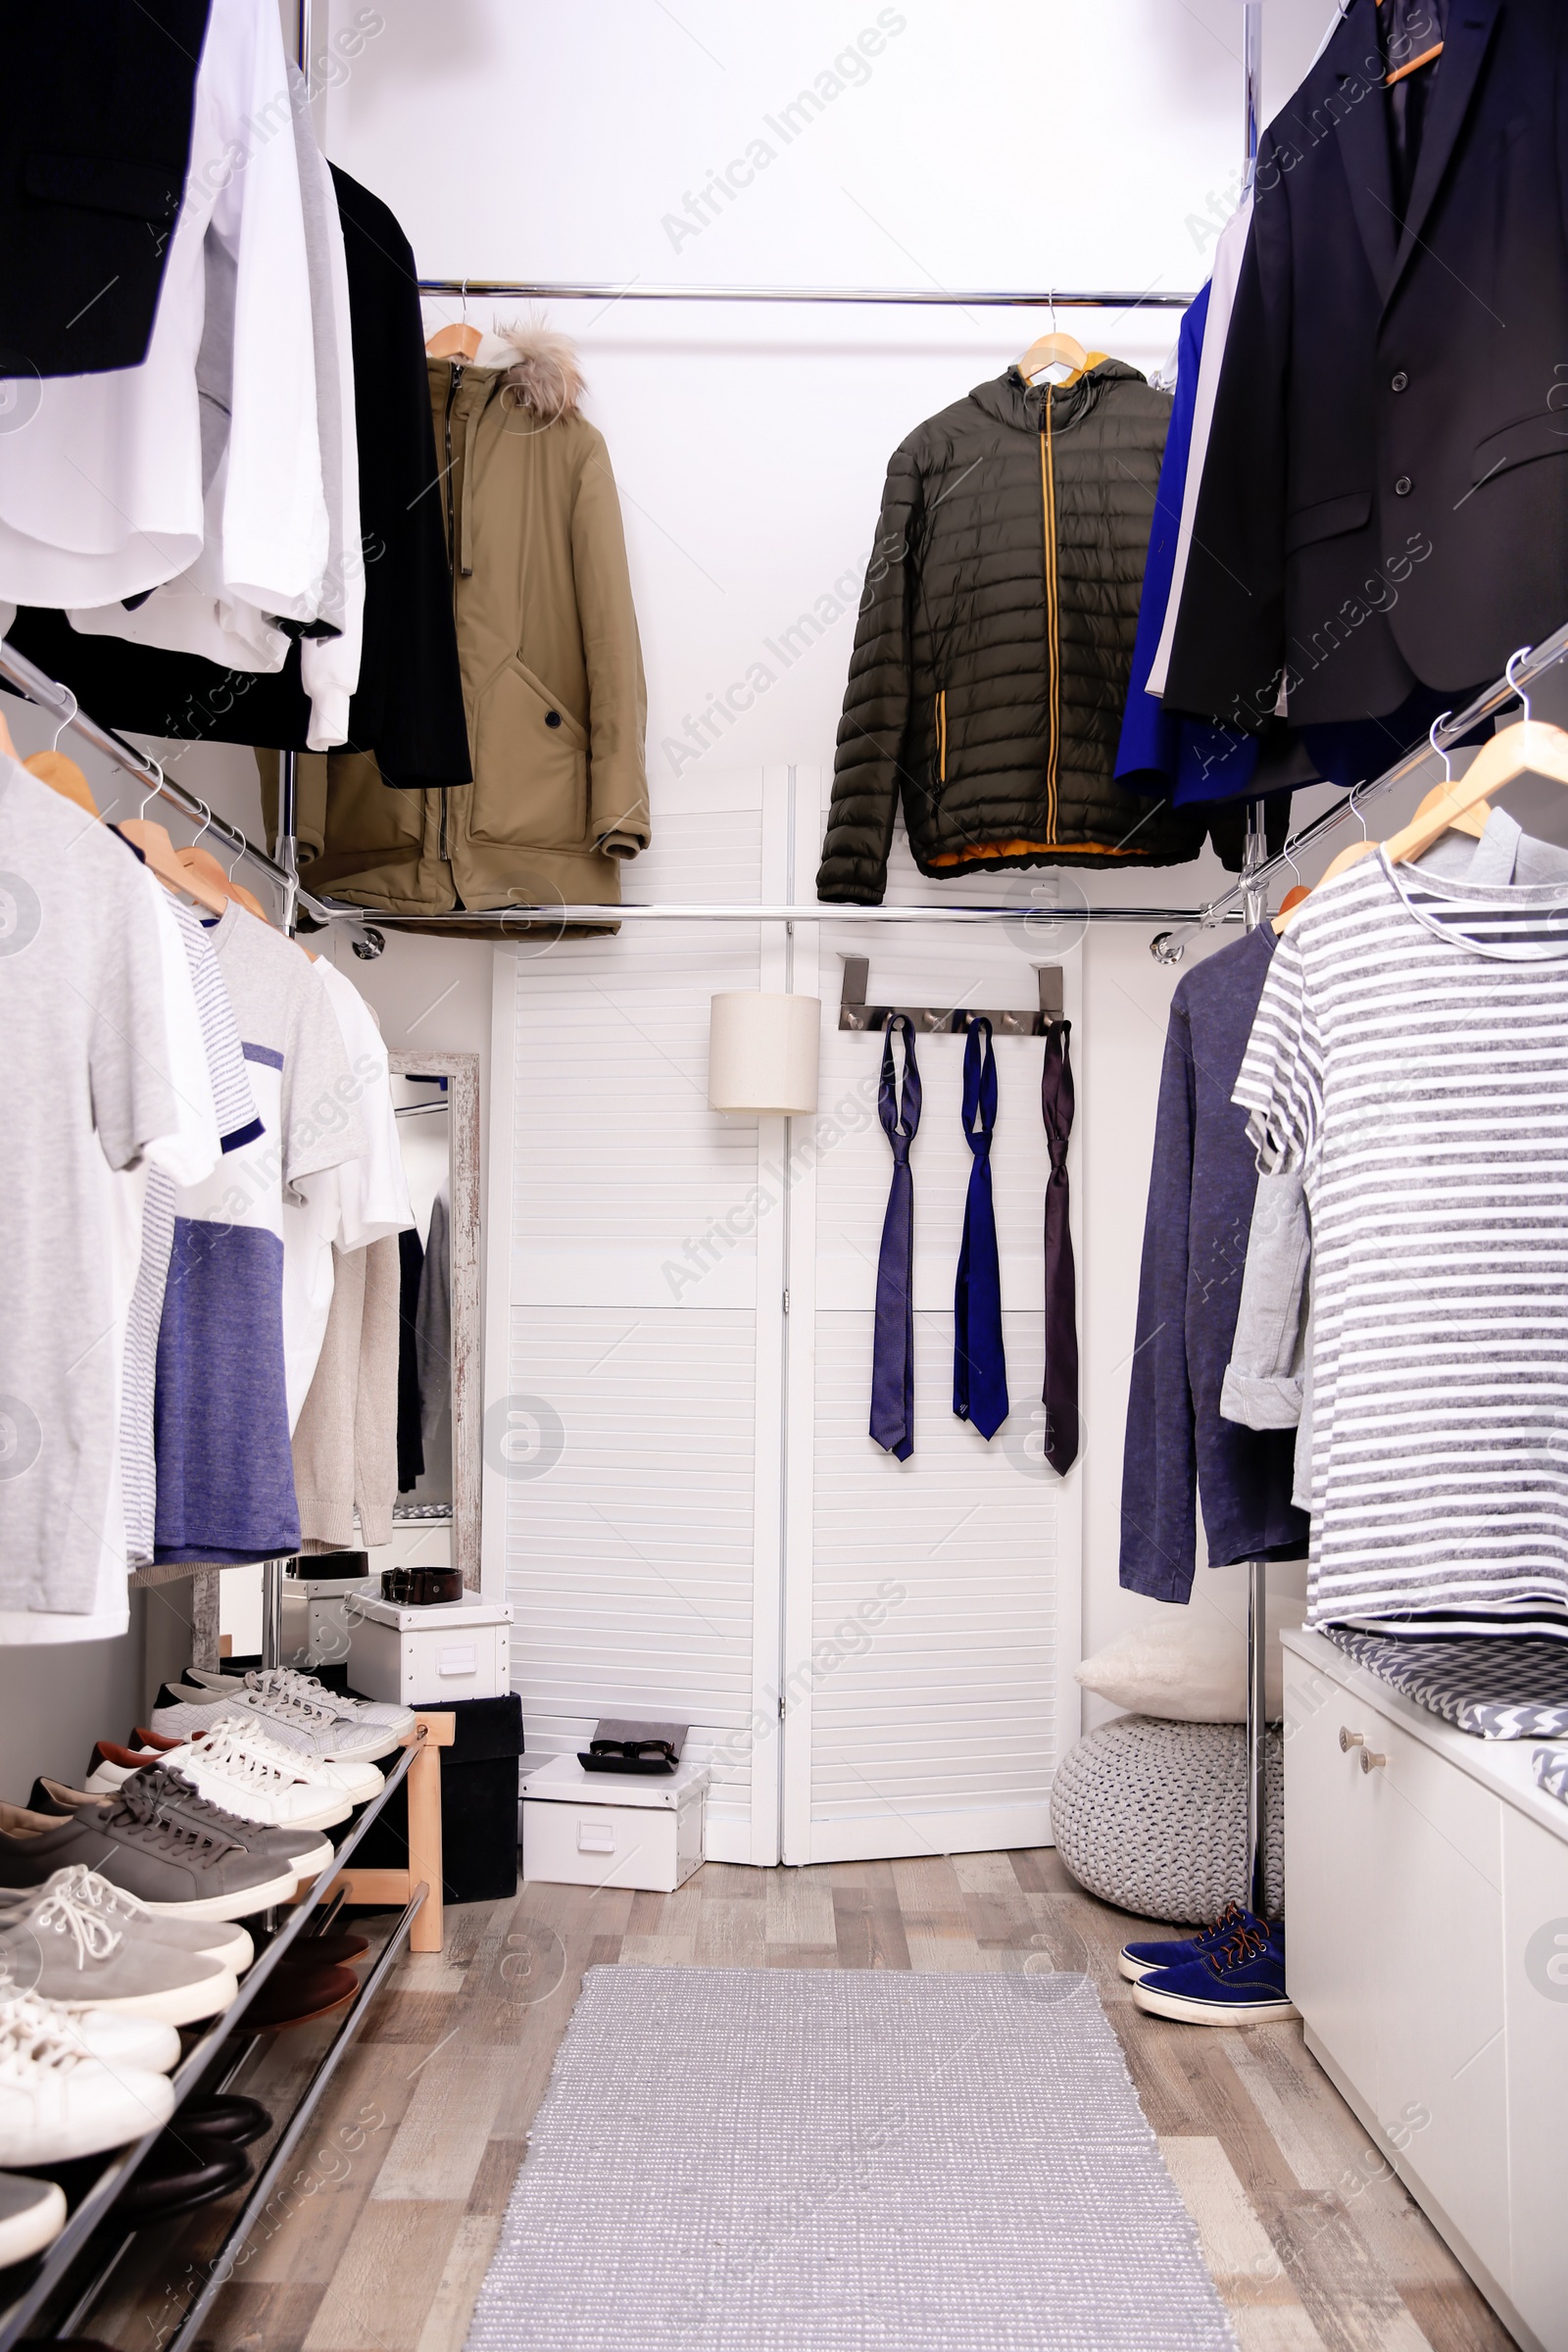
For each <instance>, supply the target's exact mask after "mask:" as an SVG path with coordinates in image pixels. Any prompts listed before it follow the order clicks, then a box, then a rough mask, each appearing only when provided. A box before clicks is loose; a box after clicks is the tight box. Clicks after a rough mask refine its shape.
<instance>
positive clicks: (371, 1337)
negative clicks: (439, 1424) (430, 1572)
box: [294, 1233, 413, 1552]
mask: <svg viewBox="0 0 1568 2352" xmlns="http://www.w3.org/2000/svg"><path fill="white" fill-rule="evenodd" d="M404 1238H405V1236H404V1235H403V1234H402V1233H399V1234H396V1235H389V1236H388V1237H387V1238H386V1239H385V1240H384V1241H379V1242H371V1243H369V1244H368V1246H367V1247H366V1248H364V1249H359V1250H338V1251H336V1252H335V1257H336V1271H335V1279H334V1282H333V1285H332V1305H331V1310H330V1313H329V1315H328V1317H327V1325H326V1334H325V1338H324V1340H323V1342H322V1346H321V1352H320V1356H319V1360H318V1363H317V1367H316V1376H315V1378H314V1379H313V1380H312V1382H311V1390H310V1395H309V1396H308V1397H306V1399H305V1407H304V1410H303V1411H302V1412H301V1414H300V1417H299V1421H298V1423H297V1424H296V1426H295V1430H294V1488H295V1493H296V1494H297V1495H298V1497H299V1506H300V1549H301V1550H302V1551H306V1552H320V1551H347V1550H349V1549H351V1548H353V1546H354V1544H355V1543H356V1527H355V1520H356V1515H357V1516H358V1521H359V1526H358V1536H357V1540H358V1542H359V1544H362V1545H367V1546H368V1545H372V1544H390V1543H391V1541H392V1510H393V1505H394V1504H395V1502H396V1500H397V1495H398V1483H399V1481H398V1435H399V1411H398V1407H399V1397H398V1372H399V1353H398V1307H399V1299H400V1293H401V1287H402V1273H401V1267H400V1263H399V1244H400V1243H401V1242H402V1240H403V1239H404ZM410 1484H411V1485H412V1484H413V1481H412V1480H411V1481H410Z"/></svg>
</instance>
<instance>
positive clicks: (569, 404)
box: [496, 325, 583, 424]
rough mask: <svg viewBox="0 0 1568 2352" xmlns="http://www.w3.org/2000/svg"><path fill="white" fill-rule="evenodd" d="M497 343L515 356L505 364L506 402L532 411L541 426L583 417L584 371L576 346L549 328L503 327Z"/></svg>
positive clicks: (503, 391)
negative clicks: (513, 402)
mask: <svg viewBox="0 0 1568 2352" xmlns="http://www.w3.org/2000/svg"><path fill="white" fill-rule="evenodd" d="M496 335H497V339H498V341H500V342H502V343H504V344H506V345H507V346H508V348H509V350H510V351H512V352H513V353H514V354H515V357H514V358H513V359H512V361H511V362H510V363H506V362H504V363H503V366H504V367H505V370H506V372H505V378H504V382H503V386H502V393H503V398H506V399H510V400H512V401H515V403H516V404H517V405H518V406H519V407H520V408H525V409H528V410H531V412H532V413H533V415H534V416H535V417H538V419H539V421H540V423H541V424H555V423H556V422H558V421H559V419H560V418H562V417H576V416H578V415H579V414H580V413H581V401H582V395H583V380H582V368H581V367H580V366H579V365H578V360H577V353H576V350H575V348H574V346H573V345H572V344H571V342H570V341H569V340H568V338H567V337H566V336H565V335H563V334H560V333H558V332H557V330H556V329H555V328H554V327H550V326H521V325H512V326H503V327H498V328H497V329H496Z"/></svg>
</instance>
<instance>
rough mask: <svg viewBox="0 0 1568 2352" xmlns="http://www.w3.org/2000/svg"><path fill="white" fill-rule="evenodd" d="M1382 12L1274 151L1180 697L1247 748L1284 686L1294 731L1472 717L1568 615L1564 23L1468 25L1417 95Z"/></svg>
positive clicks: (1234, 335) (1258, 212)
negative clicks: (1400, 159)
mask: <svg viewBox="0 0 1568 2352" xmlns="http://www.w3.org/2000/svg"><path fill="white" fill-rule="evenodd" d="M1382 16H1383V12H1380V10H1379V8H1378V7H1377V5H1376V0H1352V5H1350V6H1349V7H1348V8H1347V9H1346V11H1345V14H1344V17H1343V19H1342V21H1341V23H1340V25H1339V26H1338V27H1337V29H1336V31H1335V32H1334V34H1333V36H1332V38H1331V39H1330V41H1329V43H1328V45H1327V47H1326V48H1325V50H1324V51H1323V53H1322V55H1321V57H1320V58H1319V60H1318V61H1317V63H1316V64H1315V65H1314V66H1313V67H1312V69H1311V71H1310V72H1309V73H1308V74H1307V76H1306V78H1305V80H1304V81H1303V82H1302V84H1301V86H1300V88H1299V91H1298V92H1297V93H1296V96H1295V97H1294V99H1293V100H1292V101H1291V103H1290V104H1289V105H1288V106H1287V107H1285V108H1284V109H1283V110H1282V112H1281V113H1280V114H1279V115H1278V116H1277V117H1276V118H1275V120H1274V122H1273V123H1270V124H1269V126H1268V128H1267V129H1266V130H1265V131H1264V133H1263V136H1262V139H1261V141H1260V143H1259V149H1258V159H1257V172H1256V182H1255V190H1256V193H1255V202H1254V209H1253V213H1252V221H1251V229H1250V238H1249V243H1248V250H1247V256H1246V259H1245V261H1244V264H1243V269H1242V274H1241V279H1240V283H1239V285H1238V288H1237V296H1236V308H1235V312H1234V315H1233V317H1232V319H1231V326H1230V333H1229V336H1228V337H1227V340H1226V347H1225V358H1224V365H1223V368H1222V371H1221V378H1220V384H1219V390H1218V396H1217V399H1216V404H1215V411H1214V425H1213V433H1212V438H1211V443H1210V447H1211V449H1212V450H1213V452H1214V453H1216V462H1215V463H1213V464H1210V465H1205V466H1204V467H1203V473H1202V481H1201V490H1200V494H1199V499H1198V505H1197V515H1196V525H1195V529H1194V533H1193V543H1192V555H1191V560H1190V563H1189V566H1188V571H1187V576H1186V581H1185V585H1184V588H1183V592H1182V597H1181V604H1180V611H1179V613H1178V616H1177V621H1176V627H1175V632H1174V639H1173V644H1172V650H1171V659H1170V667H1169V672H1168V675H1167V678H1166V681H1165V696H1166V700H1167V701H1168V702H1169V703H1171V704H1172V705H1173V706H1174V707H1175V708H1177V709H1179V710H1182V711H1190V712H1193V713H1195V714H1197V715H1200V716H1203V717H1209V718H1217V719H1219V720H1222V721H1223V722H1225V723H1226V724H1229V725H1233V726H1238V727H1242V728H1245V729H1249V730H1252V731H1255V730H1256V729H1257V728H1258V727H1259V726H1260V725H1261V724H1262V723H1263V721H1264V720H1265V719H1266V718H1267V717H1268V716H1270V715H1271V714H1272V712H1273V711H1274V709H1275V705H1276V701H1277V697H1278V693H1279V688H1280V683H1281V680H1282V678H1283V680H1284V683H1285V687H1286V691H1287V696H1288V701H1289V707H1290V714H1291V718H1292V721H1293V723H1295V724H1297V725H1306V724H1316V723H1318V722H1326V721H1339V720H1343V719H1348V718H1352V717H1355V718H1360V717H1365V716H1366V715H1368V714H1370V715H1371V716H1372V717H1374V718H1377V717H1386V716H1387V715H1388V714H1389V713H1390V712H1392V711H1397V710H1398V709H1399V707H1400V706H1401V705H1403V704H1404V703H1406V701H1407V699H1408V698H1409V697H1410V696H1411V695H1412V694H1413V693H1414V692H1415V691H1416V690H1417V689H1418V688H1426V689H1429V690H1430V691H1432V692H1433V693H1435V694H1438V695H1440V696H1441V697H1442V698H1443V699H1444V702H1446V703H1447V704H1450V705H1451V706H1452V707H1454V708H1458V707H1460V703H1461V697H1462V693H1463V690H1464V689H1465V687H1466V686H1467V685H1469V684H1471V683H1472V682H1473V681H1475V680H1477V679H1480V678H1491V677H1495V676H1496V675H1497V674H1498V672H1500V670H1501V668H1502V665H1503V663H1504V662H1505V661H1506V659H1507V657H1508V655H1509V654H1510V653H1511V652H1512V651H1513V649H1514V648H1515V647H1516V646H1519V645H1530V644H1537V643H1539V642H1540V641H1541V640H1542V639H1543V638H1544V637H1545V636H1547V635H1548V634H1549V633H1550V632H1551V631H1552V630H1553V629H1554V628H1556V627H1557V626H1558V625H1559V623H1560V622H1561V620H1562V616H1563V615H1562V582H1563V580H1564V578H1565V577H1568V439H1565V437H1564V435H1563V432H1562V429H1561V428H1562V422H1563V419H1562V417H1561V416H1560V415H1559V414H1558V413H1557V411H1556V408H1555V407H1554V405H1553V404H1554V402H1555V399H1556V395H1555V393H1554V392H1553V389H1552V387H1553V386H1554V384H1559V383H1560V382H1561V380H1562V379H1561V378H1560V377H1559V376H1557V375H1556V374H1554V369H1555V368H1557V367H1558V366H1559V364H1560V363H1561V360H1562V355H1563V353H1564V351H1568V228H1565V202H1568V157H1565V155H1564V151H1563V148H1562V142H1561V139H1560V136H1559V110H1560V106H1561V86H1562V74H1563V15H1562V10H1561V8H1560V6H1559V5H1558V4H1557V0H1509V5H1508V6H1507V7H1506V8H1500V7H1498V6H1497V5H1496V4H1495V0H1479V4H1478V5H1477V6H1475V7H1472V8H1469V9H1466V10H1464V11H1462V12H1451V13H1450V15H1449V17H1448V21H1447V24H1446V34H1445V38H1444V45H1443V50H1442V57H1441V63H1440V64H1439V65H1438V67H1437V71H1436V78H1435V80H1430V81H1429V82H1428V83H1427V85H1425V95H1424V96H1423V97H1421V98H1419V99H1417V98H1414V97H1412V95H1411V93H1410V92H1409V90H1408V89H1406V94H1405V97H1404V98H1403V99H1402V100H1401V99H1400V97H1399V90H1400V88H1401V86H1404V85H1403V84H1401V83H1399V82H1393V83H1390V82H1389V81H1388V80H1387V78H1386V74H1385V73H1384V72H1380V68H1381V67H1382V65H1383V59H1382V56H1381V54H1380V40H1381V41H1382V42H1383V43H1384V45H1385V46H1386V47H1387V49H1388V54H1389V59H1390V63H1389V65H1388V67H1387V69H1386V72H1387V73H1393V72H1394V71H1396V67H1395V65H1394V63H1393V60H1394V56H1395V43H1396V41H1397V40H1398V39H1399V38H1400V37H1401V36H1400V35H1399V34H1398V33H1397V31H1396V32H1395V33H1394V34H1393V35H1391V34H1390V33H1389V32H1388V31H1387V30H1382V31H1380V25H1381V24H1382ZM1408 30H1409V27H1408V25H1407V26H1406V32H1408ZM1401 62H1402V63H1405V64H1408V63H1410V62H1411V61H1410V60H1408V59H1405V60H1403V61H1401ZM1433 71H1434V68H1433V65H1432V63H1429V64H1427V65H1426V66H1424V67H1423V68H1421V69H1420V72H1421V73H1423V74H1425V75H1427V76H1431V74H1432V73H1433ZM1408 78H1413V77H1407V79H1408ZM1412 106H1415V107H1417V108H1418V110H1419V116H1420V120H1419V125H1418V128H1419V151H1418V152H1416V151H1415V150H1414V149H1413V148H1412V146H1411V144H1410V141H1411V124H1412V122H1413V121H1414V120H1415V118H1414V117H1413V116H1412V114H1411V112H1410V111H1409V110H1410V109H1411V107H1412ZM1399 109H1403V110H1404V111H1403V123H1404V129H1403V131H1402V133H1401V131H1400V129H1399V122H1400V115H1399V112H1398V111H1397V110H1399ZM1319 124H1321V125H1325V126H1327V125H1330V124H1332V126H1333V127H1332V132H1329V131H1328V130H1327V129H1325V130H1323V131H1321V132H1319V131H1316V130H1311V129H1308V128H1306V127H1303V126H1308V125H1319ZM1401 136H1402V138H1403V140H1404V142H1405V145H1404V162H1405V169H1406V170H1407V171H1408V172H1409V195H1408V202H1407V204H1405V205H1403V206H1402V207H1401V201H1400V196H1399V189H1398V185H1397V175H1396V163H1397V154H1396V155H1395V156H1391V138H1392V139H1394V140H1395V142H1396V146H1397V142H1398V140H1399V139H1400V137H1401ZM1504 156H1505V157H1506V158H1507V165H1506V169H1504V168H1503V167H1502V166H1501V165H1500V164H1499V160H1498V159H1499V158H1500V157H1504ZM1401 209H1402V210H1403V214H1404V218H1403V222H1402V226H1401V223H1400V212H1401ZM1456 288H1465V289H1469V290H1470V295H1471V299H1467V300H1462V299H1458V298H1456V294H1455V289H1456ZM1522 386H1532V387H1534V386H1539V387H1540V389H1539V390H1538V391H1534V392H1532V393H1530V394H1522V393H1521V387H1522ZM1440 707H1442V706H1441V705H1440Z"/></svg>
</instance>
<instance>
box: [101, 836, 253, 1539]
mask: <svg viewBox="0 0 1568 2352" xmlns="http://www.w3.org/2000/svg"><path fill="white" fill-rule="evenodd" d="M145 879H146V881H147V884H148V887H149V888H150V890H151V891H152V892H153V893H154V894H155V896H156V898H157V900H158V901H159V903H160V904H161V907H162V908H163V909H164V912H163V913H162V915H161V918H160V919H161V921H164V922H172V924H173V925H174V926H175V928H176V930H177V933H178V938H179V944H180V947H181V949H182V951H183V954H184V956H185V964H186V970H187V972H188V974H189V979H190V986H191V991H192V995H193V998H194V1002H195V1007H196V1013H197V1018H198V1021H199V1023H200V1028H201V1041H202V1049H203V1052H204V1054H205V1056H206V1062H207V1072H208V1081H209V1085H210V1087H211V1090H212V1097H213V1105H214V1113H215V1117H216V1122H217V1131H218V1146H219V1153H220V1155H221V1154H222V1153H225V1152H238V1151H240V1150H241V1149H243V1147H244V1146H245V1145H246V1144H253V1143H256V1142H258V1141H259V1140H260V1139H261V1137H262V1135H263V1133H264V1132H265V1131H264V1129H263V1126H262V1122H261V1120H260V1118H259V1117H258V1116H257V1112H256V1098H255V1096H254V1095H253V1094H252V1092H251V1083H250V1079H249V1077H248V1075H247V1073H246V1065H245V1055H244V1050H243V1048H242V1047H241V1044H240V1038H239V1031H238V1029H237V1028H236V1027H235V1023H234V1012H233V1007H232V1005H230V1004H229V1001H228V991H227V990H226V989H225V988H224V986H223V981H222V975H221V972H220V971H219V968H218V958H217V956H215V955H214V953H213V946H212V941H211V939H210V938H209V936H208V934H207V932H206V931H205V930H204V929H203V927H202V924H201V921H200V919H199V918H198V916H197V915H196V914H195V913H194V912H193V911H192V910H191V908H190V907H186V906H184V905H182V904H181V902H180V901H179V900H177V899H174V898H172V897H171V896H170V894H169V893H168V892H167V891H166V890H165V889H164V886H163V884H162V883H161V882H155V881H153V879H152V877H151V876H150V875H147V876H146V877H145ZM211 1164H212V1163H209V1165H211ZM208 1172H209V1168H208V1167H202V1166H197V1167H195V1168H193V1169H190V1170H188V1171H181V1173H180V1181H183V1182H191V1183H194V1182H198V1181H199V1180H200V1178H201V1177H202V1176H204V1175H206V1174H207V1173H208ZM174 1193H175V1178H174V1176H172V1174H171V1173H170V1172H169V1170H168V1169H167V1168H165V1167H155V1168H151V1169H149V1171H148V1175H147V1184H146V1192H145V1197H144V1200H143V1202H142V1212H141V1250H140V1259H139V1263H138V1265H137V1268H136V1276H135V1288H134V1290H133V1292H132V1294H131V1301H130V1309H129V1315H128V1319H127V1324H126V1332H125V1344H124V1352H123V1387H122V1399H121V1408H120V1458H121V1478H122V1484H123V1493H124V1513H125V1556H126V1558H127V1559H128V1560H129V1561H130V1563H131V1565H132V1566H134V1567H139V1566H142V1565H145V1564H146V1563H148V1562H150V1561H151V1559H152V1556H153V1545H154V1541H155V1533H156V1526H157V1517H158V1464H157V1454H156V1450H155V1442H154V1427H155V1418H154V1397H155V1390H156V1385H157V1376H158V1329H159V1325H160V1323H161V1322H162V1320H163V1312H164V1291H165V1288H166V1286H167V1284H168V1281H169V1260H170V1254H171V1251H172V1249H173V1244H174Z"/></svg>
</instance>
